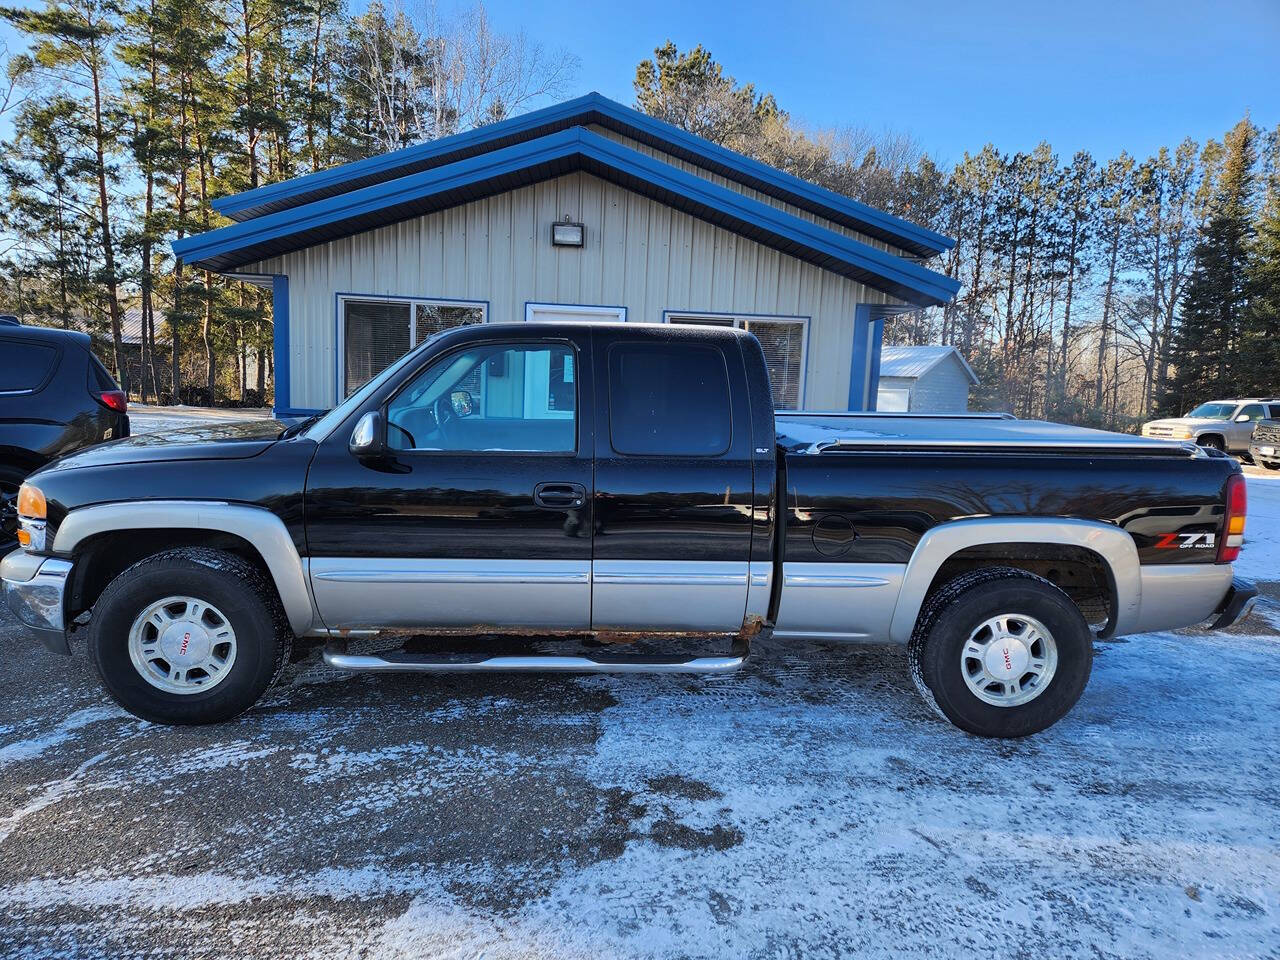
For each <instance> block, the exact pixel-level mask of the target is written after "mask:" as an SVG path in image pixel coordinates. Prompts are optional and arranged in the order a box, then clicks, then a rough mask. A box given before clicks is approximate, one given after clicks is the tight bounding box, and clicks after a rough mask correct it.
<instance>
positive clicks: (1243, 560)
mask: <svg viewBox="0 0 1280 960" xmlns="http://www.w3.org/2000/svg"><path fill="white" fill-rule="evenodd" d="M1246 472H1247V473H1248V474H1249V478H1248V481H1247V482H1248V494H1249V514H1248V519H1247V520H1246V521H1245V531H1244V532H1245V544H1246V547H1245V549H1244V551H1243V552H1242V553H1241V554H1240V562H1239V563H1237V564H1236V565H1235V569H1236V573H1237V575H1239V576H1242V577H1247V578H1248V579H1250V580H1261V581H1268V582H1277V581H1280V471H1276V470H1260V469H1258V468H1256V467H1247V468H1246Z"/></svg>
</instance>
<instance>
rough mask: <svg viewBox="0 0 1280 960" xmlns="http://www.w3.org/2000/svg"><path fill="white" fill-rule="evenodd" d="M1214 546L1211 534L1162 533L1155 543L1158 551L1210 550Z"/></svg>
mask: <svg viewBox="0 0 1280 960" xmlns="http://www.w3.org/2000/svg"><path fill="white" fill-rule="evenodd" d="M1215 546H1216V543H1215V542H1214V535H1213V534H1212V533H1162V534H1160V539H1159V540H1157V541H1156V547H1157V548H1158V549H1160V550H1188V549H1191V548H1198V549H1203V550H1212V549H1214V548H1215Z"/></svg>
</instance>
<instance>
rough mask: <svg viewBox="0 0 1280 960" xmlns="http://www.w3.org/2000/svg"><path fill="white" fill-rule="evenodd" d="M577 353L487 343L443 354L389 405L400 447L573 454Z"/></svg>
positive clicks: (390, 433) (392, 437) (559, 347)
mask: <svg viewBox="0 0 1280 960" xmlns="http://www.w3.org/2000/svg"><path fill="white" fill-rule="evenodd" d="M576 361H577V357H576V355H575V353H574V351H573V350H572V348H570V347H568V346H565V345H563V344H528V343H522V344H480V345H477V346H474V347H468V348H467V349H465V350H460V351H457V352H456V353H450V354H447V355H445V356H444V357H442V358H440V359H439V360H436V361H435V362H434V363H432V364H431V365H430V366H429V367H427V368H426V369H425V370H423V371H422V372H421V373H420V374H418V375H417V376H416V377H414V378H413V380H411V381H410V382H409V384H408V385H407V386H405V387H404V388H403V389H402V390H401V391H400V392H399V393H398V394H396V396H395V397H394V398H393V399H392V400H391V402H390V403H389V404H388V405H387V443H388V445H389V446H390V447H391V448H392V449H394V450H437V451H451V452H456V453H462V452H470V453H481V452H520V453H572V452H573V451H574V450H575V448H576V446H577V436H578V425H577V408H578V388H577V378H576V377H575V375H574V371H575V368H576V365H577V363H576Z"/></svg>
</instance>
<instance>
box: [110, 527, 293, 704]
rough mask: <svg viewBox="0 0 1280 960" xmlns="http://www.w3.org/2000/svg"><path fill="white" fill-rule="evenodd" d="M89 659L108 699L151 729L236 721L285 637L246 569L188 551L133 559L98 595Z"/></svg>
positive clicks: (278, 613)
mask: <svg viewBox="0 0 1280 960" xmlns="http://www.w3.org/2000/svg"><path fill="white" fill-rule="evenodd" d="M88 639H89V655H90V658H91V659H92V660H93V665H94V667H95V668H96V669H97V671H98V676H99V677H101V678H102V683H103V686H105V687H106V689H107V692H108V693H109V694H111V697H112V698H113V699H114V700H115V701H116V702H117V703H119V704H120V706H122V707H124V708H125V709H126V710H128V711H129V712H130V713H132V714H134V715H135V716H138V717H141V718H142V719H144V720H150V721H152V722H154V723H172V724H199V723H217V722H219V721H222V720H229V719H231V718H232V717H235V716H238V715H239V714H241V713H243V712H244V711H245V710H248V709H249V707H251V706H253V704H254V703H255V702H256V701H257V700H258V698H259V697H261V696H262V694H263V693H264V692H265V691H266V690H267V688H268V687H270V686H271V684H272V683H274V682H275V681H276V679H277V678H278V677H279V676H280V674H281V673H282V672H283V670H284V665H285V663H286V662H287V661H288V659H289V650H290V647H291V646H292V641H293V635H292V632H291V631H290V630H289V628H288V624H287V622H286V620H285V618H284V613H283V611H282V610H281V609H280V601H279V599H278V598H277V597H276V595H275V591H274V590H273V589H272V587H271V585H270V584H269V583H268V582H267V581H266V578H265V577H264V575H263V574H262V572H261V571H259V570H258V568H257V567H255V566H254V565H253V564H251V563H249V562H248V561H246V560H244V559H242V558H241V557H238V556H236V555H235V554H231V553H226V552H224V551H221V550H211V549H207V548H204V547H187V548H181V549H176V550H166V551H164V552H163V553H157V554H154V555H153V556H150V557H147V558H145V559H143V560H140V561H138V562H137V563H135V564H134V565H133V566H131V567H129V568H128V569H127V570H125V571H124V572H123V573H121V574H120V575H119V576H118V577H116V578H115V579H114V580H113V581H111V583H110V584H108V586H107V588H106V589H105V590H104V591H103V592H102V596H101V597H99V598H98V602H97V603H96V604H95V605H94V608H93V617H92V619H91V620H90V622H89V638H88Z"/></svg>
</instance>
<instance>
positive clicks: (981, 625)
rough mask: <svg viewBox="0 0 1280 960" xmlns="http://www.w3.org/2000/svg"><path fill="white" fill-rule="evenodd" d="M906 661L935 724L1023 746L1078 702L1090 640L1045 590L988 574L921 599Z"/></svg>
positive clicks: (1042, 584)
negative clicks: (1011, 740)
mask: <svg viewBox="0 0 1280 960" xmlns="http://www.w3.org/2000/svg"><path fill="white" fill-rule="evenodd" d="M907 660H908V663H909V664H910V667H911V677H912V679H913V680H914V681H915V684H916V689H917V690H919V691H920V696H922V697H923V698H924V700H925V702H926V703H927V704H928V705H929V706H930V707H931V708H933V710H934V712H935V713H937V714H938V715H939V716H940V717H942V718H943V719H944V720H948V721H950V722H951V723H953V724H955V725H956V726H957V727H959V728H960V729H961V730H964V731H966V732H968V733H972V734H976V735H977V736H980V737H1001V738H1015V737H1025V736H1028V735H1030V734H1033V733H1039V732H1040V731H1041V730H1044V729H1045V728H1046V727H1050V726H1052V725H1053V724H1054V723H1056V722H1057V721H1058V720H1060V719H1061V718H1062V717H1063V716H1065V715H1066V714H1067V712H1068V711H1069V710H1070V709H1071V708H1072V707H1073V706H1075V704H1076V701H1077V700H1079V699H1080V695H1081V694H1082V693H1083V692H1084V688H1085V685H1086V684H1087V683H1088V682H1089V673H1090V671H1091V670H1092V668H1093V633H1092V631H1091V630H1090V629H1089V625H1088V623H1086V622H1085V619H1084V616H1083V615H1082V614H1081V613H1080V608H1079V607H1077V606H1076V605H1075V603H1074V602H1073V601H1072V600H1071V598H1070V597H1068V596H1067V595H1066V594H1065V593H1063V592H1062V591H1061V590H1060V589H1058V588H1057V587H1056V586H1054V585H1053V584H1052V583H1050V582H1049V581H1048V580H1045V579H1044V578H1042V577H1038V576H1036V575H1035V574H1033V573H1028V572H1027V571H1025V570H1019V569H1018V568H1016V567H989V568H986V569H982V570H975V571H972V572H970V573H967V574H964V575H962V576H960V577H957V578H956V579H954V580H952V581H950V582H949V583H947V584H946V585H945V586H943V587H942V589H940V590H939V591H938V592H937V593H935V594H934V595H933V596H932V597H931V598H930V599H929V601H928V602H927V603H926V604H925V608H924V610H923V612H922V613H921V614H920V618H919V620H918V621H917V623H916V629H915V632H914V633H913V634H912V636H911V639H910V641H908V644H907Z"/></svg>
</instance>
